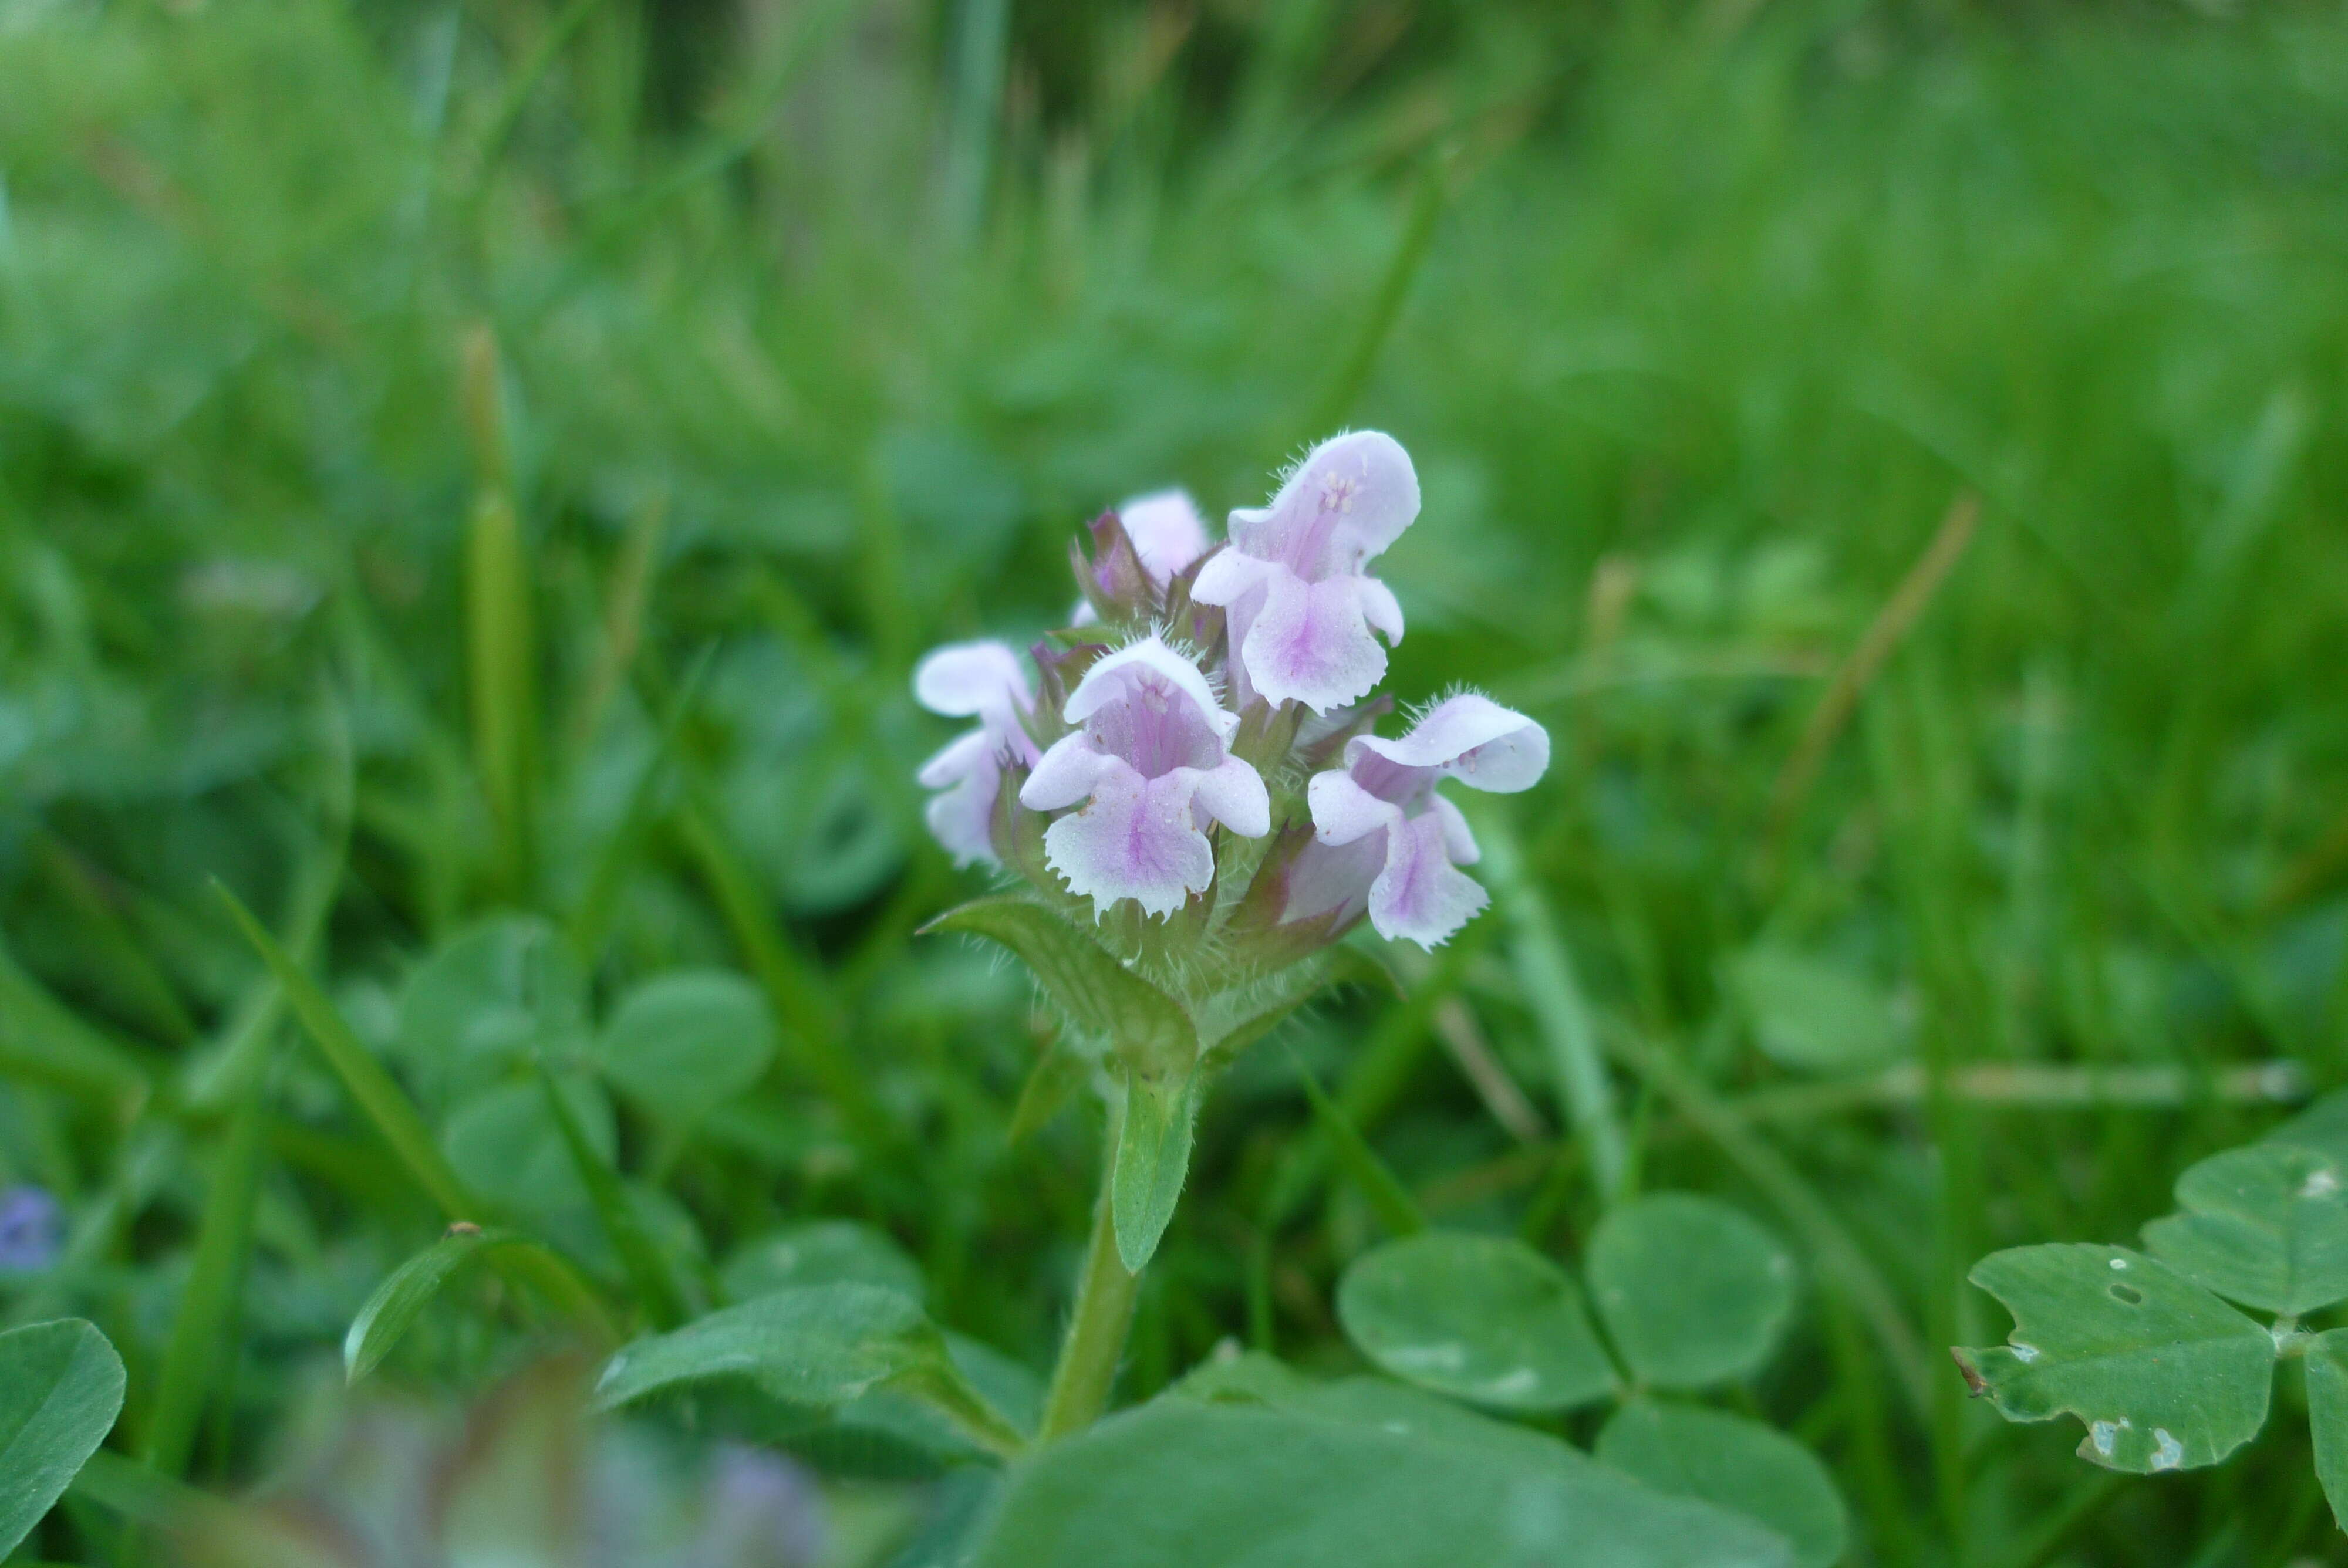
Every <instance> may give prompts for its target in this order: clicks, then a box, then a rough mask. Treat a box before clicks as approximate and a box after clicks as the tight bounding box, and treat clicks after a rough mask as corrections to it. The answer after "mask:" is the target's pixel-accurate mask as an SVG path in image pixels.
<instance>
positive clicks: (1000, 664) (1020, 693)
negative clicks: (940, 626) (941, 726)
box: [913, 640, 1035, 719]
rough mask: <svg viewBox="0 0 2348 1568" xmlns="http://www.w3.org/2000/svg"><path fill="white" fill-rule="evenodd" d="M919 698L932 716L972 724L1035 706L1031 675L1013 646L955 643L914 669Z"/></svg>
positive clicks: (935, 651) (929, 655)
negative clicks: (976, 718)
mask: <svg viewBox="0 0 2348 1568" xmlns="http://www.w3.org/2000/svg"><path fill="white" fill-rule="evenodd" d="M913 696H914V697H915V699H916V700H918V701H919V702H921V704H922V707H924V708H927V709H928V710H929V711H930V712H932V713H944V714H947V715H949V716H951V717H953V718H958V719H959V718H966V717H968V716H970V715H972V714H973V713H985V712H990V711H993V712H1005V713H1007V712H1010V710H1011V708H1012V707H1013V706H1014V705H1015V706H1016V708H1017V709H1018V711H1019V712H1023V713H1024V712H1026V711H1027V710H1028V709H1029V708H1031V707H1033V706H1034V705H1035V697H1034V694H1033V692H1032V689H1031V688H1030V687H1029V686H1028V684H1027V671H1026V669H1025V666H1023V665H1022V664H1021V663H1020V662H1019V655H1018V654H1016V653H1014V652H1013V651H1011V645H1010V644H1009V643H1007V642H996V641H992V640H989V641H980V642H949V643H947V644H946V645H945V646H944V647H942V648H932V650H930V651H929V652H928V653H927V654H926V655H924V656H923V657H922V661H921V663H920V664H918V665H916V666H914V669H913Z"/></svg>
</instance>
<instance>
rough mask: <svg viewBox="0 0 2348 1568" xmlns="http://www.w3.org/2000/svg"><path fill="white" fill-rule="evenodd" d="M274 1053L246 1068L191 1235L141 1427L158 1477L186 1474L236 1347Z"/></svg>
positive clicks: (259, 1184) (259, 1174) (259, 1183)
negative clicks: (228, 1352)
mask: <svg viewBox="0 0 2348 1568" xmlns="http://www.w3.org/2000/svg"><path fill="white" fill-rule="evenodd" d="M273 1065H274V1055H273V1053H272V1054H269V1055H263V1056H262V1057H259V1058H257V1059H255V1060H254V1061H252V1062H251V1063H250V1064H249V1065H248V1066H247V1068H246V1069H245V1078H244V1082H243V1083H242V1085H241V1086H240V1087H239V1090H238V1092H237V1098H236V1109H235V1112H234V1113H233V1114H232V1116H231V1117H230V1120H229V1124H228V1130H227V1132H226V1133H225V1134H224V1135H223V1136H222V1138H221V1149H220V1153H219V1157H218V1161H217V1163H216V1164H215V1165H214V1167H213V1170H212V1180H211V1189H210V1190H209V1191H208V1192H207V1193H206V1194H204V1212H203V1218H202V1220H201V1222H200V1223H199V1225H198V1226H197V1230H196V1259H195V1266H194V1267H193V1269H192V1270H191V1272H190V1274H189V1276H188V1284H187V1288H186V1290H185V1291H183V1292H182V1293H181V1295H180V1310H179V1312H178V1314H177V1315H176V1316H175V1317H173V1318H172V1319H171V1339H170V1345H169V1346H168V1347H167V1348H165V1350H164V1352H163V1371H162V1376H161V1378H160V1381H159V1383H158V1386H157V1389H156V1393H155V1408H154V1411H153V1414H152V1415H151V1416H150V1417H149V1420H148V1425H147V1462H148V1463H149V1464H150V1465H152V1466H153V1467H154V1468H155V1469H156V1470H157V1471H160V1473H162V1474H164V1475H169V1476H180V1475H184V1474H185V1473H186V1472H187V1468H188V1456H189V1453H190V1452H191V1450H192V1449H193V1447H194V1445H195V1440H196V1423H197V1421H198V1420H199V1419H201V1416H202V1415H203V1409H204V1401H205V1399H206V1398H207V1397H208V1396H209V1395H210V1394H211V1389H212V1385H213V1379H214V1378H216V1377H218V1376H219V1375H221V1373H223V1372H225V1371H226V1370H227V1368H229V1366H230V1365H232V1356H224V1355H223V1354H222V1350H221V1348H222V1347H223V1346H232V1345H234V1344H235V1343H236V1342H237V1340H236V1318H237V1313H238V1306H239V1303H240V1301H241V1300H242V1296H243V1294H244V1276H245V1266H246V1262H247V1260H248V1259H249V1258H250V1256H251V1255H252V1211H253V1204H254V1203H255V1201H256V1200H257V1198H258V1197H259V1194H260V1191H261V1173H262V1168H263V1143H262V1134H263V1132H265V1131H266V1129H267V1127H268V1122H269V1099H270V1088H271V1085H272V1082H273V1079H274V1074H273V1072H272V1071H271V1069H272V1067H273Z"/></svg>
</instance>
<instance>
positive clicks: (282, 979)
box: [212, 878, 475, 1220]
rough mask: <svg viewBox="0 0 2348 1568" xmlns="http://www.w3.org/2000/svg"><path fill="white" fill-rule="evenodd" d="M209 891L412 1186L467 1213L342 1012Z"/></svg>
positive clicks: (462, 1196) (271, 941) (399, 1093)
mask: <svg viewBox="0 0 2348 1568" xmlns="http://www.w3.org/2000/svg"><path fill="white" fill-rule="evenodd" d="M212 889H213V891H214V892H216V893H218V894H219V895H220V897H221V902H222V903H223V904H226V905H227V906H228V911H229V914H230V915H231V916H232V917H234V919H235V921H236V923H237V927H238V928H239V929H241V930H242V932H243V933H244V938H245V940H246V941H248V942H251V943H252V946H253V948H255V950H257V951H258V952H259V953H260V954H261V957H262V959H263V962H265V963H267V964H268V966H269V968H270V972H271V973H272V974H273V975H275V976H276V977H277V983H278V984H279V985H280V986H282V987H283V988H284V990H285V997H286V999H287V1000H288V1001H289V1002H291V1003H292V1004H293V1016H294V1017H295V1018H297V1019H299V1020H301V1023H302V1028H303V1029H304V1030H305V1031H306V1032H307V1033H308V1034H309V1036H310V1038H311V1039H312V1040H314V1041H316V1042H317V1046H318V1050H319V1052H320V1054H322V1055H323V1056H324V1057H325V1059H326V1065H327V1066H329V1067H331V1068H333V1069H334V1070H335V1076H336V1077H338V1078H340V1079H341V1080H342V1081H343V1087H344V1088H345V1089H346V1090H348V1091H350V1096H351V1098H352V1099H353V1100H355V1101H356V1102H358V1106H359V1109H360V1111H362V1112H365V1113H366V1118H367V1120H368V1121H370V1122H374V1123H375V1126H376V1131H377V1132H381V1133H382V1134H383V1137H384V1141H385V1142H386V1143H389V1144H390V1145H391V1147H392V1152H393V1153H396V1154H397V1155H398V1156H399V1159H400V1163H403V1164H405V1165H406V1166H407V1173H408V1174H409V1175H411V1176H413V1177H415V1178H416V1184H417V1185H418V1186H420V1187H422V1188H423V1189H424V1191H425V1192H426V1193H427V1194H429V1196H430V1197H431V1199H432V1201H433V1202H434V1203H436V1204H439V1205H440V1209H441V1212H442V1213H444V1214H447V1215H448V1217H449V1218H450V1219H452V1220H461V1219H465V1218H467V1217H468V1216H469V1214H472V1213H473V1212H474V1207H475V1205H474V1200H473V1197H472V1194H469V1193H468V1192H467V1191H466V1190H465V1184H464V1183H463V1182H461V1181H459V1180H458V1178H457V1173H456V1172H455V1171H454V1170H452V1169H450V1168H449V1165H448V1160H447V1159H446V1158H445V1157H444V1156H443V1155H442V1154H441V1153H440V1146H439V1144H438V1143H434V1142H433V1141H432V1134H431V1132H430V1131H429V1130H428V1129H427V1128H426V1126H425V1125H424V1118H423V1117H422V1116H420V1115H418V1114H417V1110H416V1104H415V1102H413V1101H411V1100H409V1099H408V1098H407V1092H406V1091H404V1090H402V1089H401V1088H400V1087H399V1084H398V1083H397V1081H395V1080H394V1079H393V1078H392V1076H391V1074H390V1073H389V1072H388V1071H386V1070H385V1068H384V1065H383V1063H382V1062H380V1061H376V1059H375V1053H374V1052H372V1051H370V1050H367V1048H366V1045H365V1044H363V1043H362V1042H361V1041H360V1040H359V1037H358V1036H357V1035H356V1034H355V1033H354V1032H353V1031H352V1030H351V1026H350V1025H349V1024H348V1023H347V1022H345V1021H344V1019H343V1015H342V1014H341V1013H339V1012H337V1011H336V1010H335V1004H334V1003H333V1002H331V1001H329V1000H327V999H326V993H325V992H324V991H322V990H320V989H318V986H317V982H316V981H314V980H313V979H311V978H310V977H309V976H308V975H307V974H305V973H304V972H303V970H302V968H301V967H300V966H299V965H297V964H295V963H294V962H293V958H290V957H289V956H287V954H286V951H285V949H284V948H281V947H279V946H278V945H277V938H274V937H272V936H271V935H270V934H269V930H268V928H267V927H264V926H263V925H262V923H261V922H260V921H258V920H256V919H254V918H253V917H252V911H251V910H250V909H247V908H246V907H244V905H243V904H242V903H241V902H240V901H239V900H238V898H237V896H236V895H235V894H233V893H232V892H230V891H229V890H228V885H227V884H226V883H224V882H221V881H220V880H219V879H218V878H214V879H213V882H212Z"/></svg>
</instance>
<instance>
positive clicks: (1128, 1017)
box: [922, 897, 1199, 1075]
mask: <svg viewBox="0 0 2348 1568" xmlns="http://www.w3.org/2000/svg"><path fill="white" fill-rule="evenodd" d="M922 929H923V930H924V931H967V932H970V933H971V934H972V935H973V936H979V937H985V938H990V939H992V940H994V941H997V942H1000V943H1002V944H1003V945H1004V947H1006V948H1010V949H1011V950H1012V951H1013V952H1014V953H1016V954H1018V955H1019V957H1020V958H1022V959H1023V960H1024V961H1025V963H1026V965H1027V967H1028V968H1030V969H1032V970H1034V971H1035V979H1036V980H1037V981H1038V982H1039V983H1040V984H1041V985H1042V986H1043V988H1044V989H1045V991H1046V992H1047V993H1049V995H1050V996H1051V998H1052V999H1053V1000H1054V1001H1055V1002H1056V1003H1058V1004H1059V1006H1060V1008H1061V1009H1062V1010H1063V1011H1065V1012H1066V1014H1067V1015H1068V1017H1069V1018H1070V1019H1071V1020H1074V1022H1075V1023H1076V1027H1077V1028H1078V1029H1081V1030H1085V1031H1086V1033H1087V1034H1092V1035H1096V1036H1098V1037H1100V1038H1101V1039H1103V1040H1107V1041H1108V1042H1109V1045H1110V1047H1111V1048H1112V1049H1113V1050H1116V1052H1117V1054H1118V1055H1119V1056H1121V1057H1123V1058H1124V1059H1125V1060H1126V1061H1128V1063H1129V1064H1131V1065H1132V1066H1133V1067H1135V1068H1136V1069H1137V1070H1138V1071H1142V1072H1145V1073H1152V1074H1158V1075H1166V1074H1170V1073H1174V1072H1179V1071H1187V1070H1188V1069H1189V1066H1190V1064H1191V1063H1192V1062H1193V1061H1196V1060H1197V1059H1198V1055H1199V1036H1198V1031H1197V1030H1195V1029H1193V1028H1192V1027H1191V1025H1190V1019H1189V1014H1187V1013H1185V1012H1184V1011H1183V1010H1182V1008H1181V1005H1180V1004H1179V1003H1178V1002H1176V1001H1175V999H1173V998H1172V997H1169V996H1168V995H1167V994H1166V993H1165V992H1164V991H1162V990H1159V989H1158V988H1157V987H1156V986H1154V985H1151V984H1150V983H1149V982H1148V980H1145V979H1142V978H1141V977H1140V976H1139V975H1137V974H1135V973H1134V972H1133V971H1132V970H1130V969H1128V968H1126V967H1125V966H1124V965H1123V964H1120V963H1118V962H1117V959H1116V958H1112V957H1110V956H1109V953H1108V952H1107V949H1106V948H1103V947H1102V946H1101V945H1100V944H1099V943H1098V942H1096V941H1094V940H1093V939H1092V938H1090V937H1087V936H1086V935H1085V934H1084V933H1083V932H1082V931H1080V930H1078V929H1077V928H1076V927H1074V926H1071V925H1070V924H1068V923H1067V922H1066V920H1063V919H1061V918H1060V917H1058V916H1056V915H1055V914H1053V913H1052V912H1051V911H1050V910H1048V909H1045V908H1044V907H1042V906H1040V905H1037V904H1031V903H1029V902H1028V901H1027V900H1026V899H1025V898H1015V897H1000V898H981V899H978V900H977V901H975V902H973V903H969V904H964V905H963V906H962V907H960V908H957V909H949V910H947V911H946V912H945V913H944V914H942V915H941V916H939V917H937V918H936V919H934V920H932V921H931V922H930V923H929V924H928V925H927V926H924V927H922Z"/></svg>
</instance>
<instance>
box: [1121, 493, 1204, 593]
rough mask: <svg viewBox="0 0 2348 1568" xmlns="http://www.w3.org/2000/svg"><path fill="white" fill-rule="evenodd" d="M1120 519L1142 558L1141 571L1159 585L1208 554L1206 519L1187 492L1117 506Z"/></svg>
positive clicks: (1154, 496) (1154, 494)
mask: <svg viewBox="0 0 2348 1568" xmlns="http://www.w3.org/2000/svg"><path fill="white" fill-rule="evenodd" d="M1117 521H1119V522H1121V523H1123V524H1124V525H1125V537H1126V538H1128V539H1131V540H1132V541H1133V553H1134V554H1135V555H1138V556H1139V557H1140V558H1141V568H1142V569H1143V570H1144V571H1146V572H1148V574H1149V575H1150V577H1151V579H1153V580H1155V581H1157V582H1159V583H1161V584H1162V583H1164V582H1166V581H1167V580H1168V579H1171V578H1172V577H1173V576H1174V574H1175V573H1176V572H1179V571H1180V570H1181V569H1183V568H1185V567H1187V566H1189V564H1190V563H1191V562H1192V561H1194V560H1197V559H1199V558H1200V556H1202V555H1205V554H1206V553H1207V520H1206V519H1205V518H1202V517H1200V515H1199V504H1198V503H1197V502H1196V501H1193V500H1192V499H1190V493H1189V491H1188V490H1154V491H1152V492H1151V493H1150V494H1148V495H1147V496H1136V497H1134V498H1133V499H1131V500H1130V501H1128V502H1126V503H1125V504H1124V505H1123V506H1121V507H1117Z"/></svg>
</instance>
